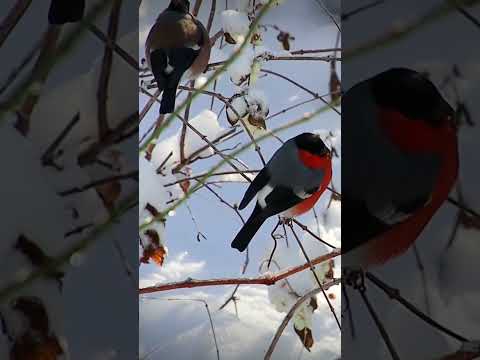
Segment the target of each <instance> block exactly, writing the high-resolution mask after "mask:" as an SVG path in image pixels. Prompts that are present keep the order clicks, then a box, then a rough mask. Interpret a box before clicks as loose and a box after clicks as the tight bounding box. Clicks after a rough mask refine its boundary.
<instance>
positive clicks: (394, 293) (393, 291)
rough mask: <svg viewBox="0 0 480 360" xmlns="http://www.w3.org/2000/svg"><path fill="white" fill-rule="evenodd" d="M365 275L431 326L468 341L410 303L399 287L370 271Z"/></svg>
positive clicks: (460, 339) (457, 338)
mask: <svg viewBox="0 0 480 360" xmlns="http://www.w3.org/2000/svg"><path fill="white" fill-rule="evenodd" d="M365 276H366V277H367V279H369V280H370V281H371V282H372V283H373V284H375V285H376V286H377V287H378V288H380V289H381V290H382V291H383V292H384V293H385V294H387V295H388V296H389V297H390V298H391V299H394V300H396V301H397V302H399V303H400V304H401V305H403V306H404V307H405V308H406V309H407V310H409V311H410V312H412V313H413V314H415V315H416V316H417V317H419V318H420V319H422V320H423V321H425V322H426V323H427V324H429V325H430V326H432V327H434V328H436V329H437V330H440V331H441V332H443V333H445V334H447V335H449V336H451V337H452V338H454V339H456V340H458V341H462V342H466V341H468V339H467V338H465V337H463V336H461V335H459V334H457V333H455V332H454V331H452V330H450V329H447V328H446V327H444V326H443V325H440V324H439V323H438V322H436V321H435V320H433V319H432V318H431V317H429V316H427V315H426V314H424V313H423V312H422V311H420V310H419V309H417V308H416V307H415V306H414V305H413V304H412V303H410V302H409V301H407V300H406V299H405V298H403V297H402V296H401V295H400V292H399V291H398V290H397V289H394V288H392V287H390V286H388V285H387V284H386V283H384V282H383V281H381V280H380V279H379V278H378V277H377V276H375V275H373V274H372V273H370V272H367V273H365Z"/></svg>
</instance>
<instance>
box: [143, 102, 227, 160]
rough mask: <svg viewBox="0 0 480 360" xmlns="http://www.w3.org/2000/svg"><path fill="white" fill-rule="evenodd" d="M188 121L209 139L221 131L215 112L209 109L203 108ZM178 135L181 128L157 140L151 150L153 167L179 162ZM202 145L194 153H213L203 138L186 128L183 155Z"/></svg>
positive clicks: (204, 154) (213, 138)
mask: <svg viewBox="0 0 480 360" xmlns="http://www.w3.org/2000/svg"><path fill="white" fill-rule="evenodd" d="M189 123H190V124H191V125H192V126H193V127H195V128H196V129H197V130H198V131H199V132H200V134H202V135H204V136H206V137H207V139H208V140H210V141H213V140H215V139H216V138H217V137H218V136H219V135H220V134H221V133H222V131H223V128H222V127H221V126H220V124H219V123H218V118H217V114H215V113H214V112H212V111H210V110H203V111H202V112H201V113H200V114H198V115H197V116H195V117H194V118H192V119H191V120H190V121H189ZM180 136H181V129H179V130H178V132H177V133H176V134H175V135H173V136H171V137H169V138H167V139H165V140H162V141H160V142H157V144H156V145H155V149H154V150H153V152H152V163H153V164H154V165H155V166H156V167H155V169H156V168H158V167H159V166H160V165H162V164H163V165H164V166H165V167H167V168H168V167H170V166H173V165H175V164H178V163H179V162H180ZM204 147H205V150H203V151H201V152H199V153H198V154H196V155H198V156H208V155H212V154H213V149H212V148H211V147H209V146H206V142H205V140H204V139H202V138H201V137H200V136H199V135H198V134H196V133H195V132H193V130H191V129H190V128H187V131H186V134H185V148H184V151H185V157H189V156H190V155H192V154H193V153H196V152H197V150H200V149H202V148H204ZM170 153H172V155H171V156H170V157H169V158H168V161H167V162H165V159H166V158H167V157H168V156H169V154H170Z"/></svg>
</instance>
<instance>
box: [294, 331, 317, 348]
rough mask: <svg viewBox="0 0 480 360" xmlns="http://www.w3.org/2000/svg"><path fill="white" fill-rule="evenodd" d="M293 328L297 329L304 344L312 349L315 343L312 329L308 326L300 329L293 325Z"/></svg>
mask: <svg viewBox="0 0 480 360" xmlns="http://www.w3.org/2000/svg"><path fill="white" fill-rule="evenodd" d="M293 329H294V330H295V332H296V333H297V335H298V337H299V338H300V341H301V342H302V344H303V346H305V349H307V350H308V351H310V349H311V348H312V346H313V344H314V340H313V335H312V330H311V329H309V328H307V327H305V328H303V329H302V330H298V329H297V328H296V327H295V326H293Z"/></svg>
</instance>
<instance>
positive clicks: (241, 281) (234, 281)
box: [139, 250, 340, 295]
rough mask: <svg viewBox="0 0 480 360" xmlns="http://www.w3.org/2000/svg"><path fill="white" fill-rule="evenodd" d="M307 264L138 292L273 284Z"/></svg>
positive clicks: (322, 258)
mask: <svg viewBox="0 0 480 360" xmlns="http://www.w3.org/2000/svg"><path fill="white" fill-rule="evenodd" d="M338 255H340V251H337V250H335V251H332V252H330V253H328V254H325V255H322V256H319V257H317V258H315V259H313V260H312V261H311V263H312V265H316V264H320V263H322V262H325V261H328V260H330V259H333V258H334V257H337V256H338ZM309 266H310V265H309V264H308V263H306V264H303V265H299V266H295V267H291V268H289V269H286V270H283V271H280V272H278V273H277V274H275V275H263V276H259V277H255V278H251V277H250V278H249V277H243V278H224V279H209V280H194V279H187V280H185V281H180V282H173V283H165V284H161V285H156V286H149V287H145V288H141V289H139V294H140V295H141V294H149V293H154V292H159V291H168V290H173V289H185V288H195V287H204V286H218V285H273V284H275V283H276V282H277V281H280V280H283V279H285V278H287V277H289V276H291V275H293V274H296V273H298V272H300V271H303V270H305V269H308V268H309Z"/></svg>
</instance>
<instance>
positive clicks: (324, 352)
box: [140, 286, 340, 360]
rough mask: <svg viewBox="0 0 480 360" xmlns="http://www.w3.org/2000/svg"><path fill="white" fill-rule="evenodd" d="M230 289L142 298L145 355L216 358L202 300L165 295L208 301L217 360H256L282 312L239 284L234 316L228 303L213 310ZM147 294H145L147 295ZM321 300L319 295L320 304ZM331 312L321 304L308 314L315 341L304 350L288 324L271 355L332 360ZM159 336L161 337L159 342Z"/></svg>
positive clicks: (256, 289) (335, 348)
mask: <svg viewBox="0 0 480 360" xmlns="http://www.w3.org/2000/svg"><path fill="white" fill-rule="evenodd" d="M230 292H231V289H224V294H222V295H221V296H219V295H218V294H217V293H212V292H211V290H207V291H205V292H204V291H195V292H189V293H188V295H183V296H174V295H170V294H169V295H168V296H164V301H162V300H160V301H155V300H151V301H150V300H145V301H143V302H141V309H140V313H141V316H140V319H141V324H140V341H141V344H140V349H141V351H142V353H143V354H146V353H148V352H150V351H152V350H153V349H155V351H154V352H153V353H152V354H151V355H150V356H149V357H148V358H147V359H150V360H154V359H165V358H175V359H179V360H182V359H185V360H186V359H192V358H195V359H198V360H203V359H205V360H207V359H214V358H216V352H215V351H216V350H215V345H214V341H213V335H212V333H211V327H210V323H209V320H208V316H207V313H206V311H205V309H204V306H203V304H202V303H198V302H183V301H182V302H178V301H165V300H166V298H170V297H175V298H178V297H186V298H191V299H199V298H200V299H204V300H206V301H207V302H208V304H209V308H210V311H211V312H212V319H213V323H214V326H215V333H216V336H217V341H218V344H219V350H220V356H221V358H222V359H228V360H236V359H260V358H263V357H264V355H265V352H266V351H267V349H268V346H269V345H270V342H271V340H272V339H273V336H274V334H275V331H276V330H277V328H278V326H279V325H280V323H281V321H282V320H283V318H284V316H285V314H282V313H279V312H277V311H276V310H275V309H274V308H273V307H272V305H271V304H270V301H269V299H268V294H267V288H266V287H263V286H242V287H240V288H239V290H238V292H237V297H238V299H239V301H238V302H237V304H238V315H239V317H238V318H237V317H236V315H235V307H234V305H233V303H230V304H229V305H228V306H227V307H226V308H225V309H224V310H221V311H218V310H217V309H218V307H219V306H220V305H221V303H222V301H223V300H224V299H225V298H226V296H227V295H229V294H230ZM147 298H149V297H147ZM321 303H322V301H321V300H320V298H319V305H321ZM330 317H331V314H330V313H329V311H328V310H327V309H326V308H325V309H324V307H322V306H320V309H319V310H317V311H316V312H315V314H314V317H313V326H314V330H313V331H314V338H315V345H314V346H313V348H312V349H311V350H312V352H311V353H308V352H306V351H305V350H302V346H301V344H300V341H299V340H298V337H297V335H296V334H295V333H294V332H293V330H292V324H291V323H290V324H288V326H287V328H286V329H285V331H284V333H283V335H282V337H281V339H280V341H279V343H278V345H277V347H276V349H275V352H274V354H273V358H274V359H278V360H284V359H285V360H286V359H292V358H297V357H298V355H299V353H300V352H301V351H303V355H302V359H320V360H323V359H332V358H335V355H338V354H339V352H340V342H339V341H338V328H336V324H335V322H334V321H333V320H332V321H330V319H329V318H330ZM160 339H161V340H160Z"/></svg>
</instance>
